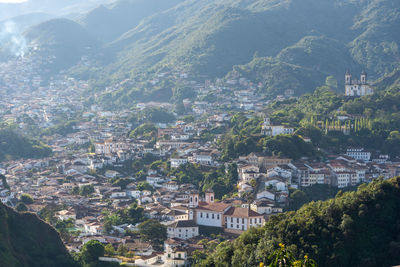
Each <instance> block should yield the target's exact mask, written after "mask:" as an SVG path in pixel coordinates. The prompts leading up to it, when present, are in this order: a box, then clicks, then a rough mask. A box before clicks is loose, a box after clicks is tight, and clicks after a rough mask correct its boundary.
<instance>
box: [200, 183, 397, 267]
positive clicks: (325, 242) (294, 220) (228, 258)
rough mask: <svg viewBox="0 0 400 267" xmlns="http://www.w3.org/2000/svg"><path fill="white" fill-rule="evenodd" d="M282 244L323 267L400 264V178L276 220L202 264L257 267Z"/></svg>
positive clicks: (227, 245)
mask: <svg viewBox="0 0 400 267" xmlns="http://www.w3.org/2000/svg"><path fill="white" fill-rule="evenodd" d="M279 243H283V244H285V245H286V247H287V249H288V250H289V251H292V252H293V254H294V255H295V257H298V258H303V257H304V256H305V255H307V256H309V257H310V258H312V259H315V260H316V261H317V263H318V266H393V265H397V264H399V263H400V177H397V178H393V179H390V180H387V181H382V180H376V181H374V182H372V183H371V184H368V185H361V186H360V187H359V188H358V190H357V192H347V193H341V192H339V193H338V195H337V196H336V197H335V198H334V199H330V200H328V201H324V202H321V201H318V202H312V203H310V204H306V205H304V206H303V207H302V208H301V209H300V210H298V211H296V212H286V213H283V214H280V215H277V216H273V217H271V219H270V220H269V221H268V222H267V223H266V225H265V226H264V227H261V228H252V229H250V230H248V231H247V232H245V233H243V234H242V235H241V236H240V237H239V238H238V239H236V240H235V241H233V242H223V243H221V244H219V245H218V246H217V249H216V251H215V253H213V254H212V255H209V256H208V257H207V259H206V260H204V261H201V260H200V261H199V262H198V263H197V266H258V265H259V263H260V262H264V263H265V264H269V262H270V260H269V259H268V257H269V256H270V255H271V253H272V252H273V251H274V250H275V249H276V248H278V247H279V246H278V244H279Z"/></svg>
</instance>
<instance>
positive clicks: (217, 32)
mask: <svg viewBox="0 0 400 267" xmlns="http://www.w3.org/2000/svg"><path fill="white" fill-rule="evenodd" d="M161 2H162V4H161V3H160V1H157V0H152V1H141V0H119V1H115V2H114V3H113V4H112V5H105V6H101V7H99V8H97V9H94V10H93V11H92V12H89V13H88V14H87V15H86V16H83V17H82V18H79V19H78V20H77V22H78V23H79V24H80V25H79V26H78V25H76V24H72V23H71V22H67V21H60V20H52V21H48V22H45V24H43V25H39V26H37V27H35V28H33V29H32V30H29V31H28V32H27V33H26V36H27V39H28V41H30V42H31V44H35V42H37V47H38V48H39V50H40V51H48V55H50V56H53V55H55V56H56V62H58V63H59V62H64V61H63V60H60V59H65V62H64V64H58V65H57V64H56V65H55V66H57V68H56V69H57V70H59V69H66V68H69V67H71V66H72V65H74V68H73V69H72V70H71V73H72V74H73V75H76V76H77V77H84V78H87V79H90V80H91V83H90V84H91V89H96V90H102V89H104V87H105V86H108V85H111V84H113V83H116V82H120V81H122V80H124V79H126V78H138V77H140V78H141V79H142V78H144V79H150V77H152V75H154V73H159V72H165V71H178V72H179V71H183V72H188V73H190V74H191V76H192V77H194V78H195V79H200V80H202V81H204V78H208V79H214V78H217V77H219V78H221V77H227V78H230V77H237V76H238V75H239V76H240V77H245V78H249V79H251V80H252V81H253V82H257V83H261V86H260V87H259V92H260V93H266V94H267V96H270V97H274V96H276V95H278V94H282V92H283V91H285V90H286V89H293V90H294V92H295V94H296V95H301V94H303V93H305V92H312V91H313V90H314V88H315V87H317V86H320V85H323V84H324V82H325V78H326V77H327V76H333V77H334V78H335V79H336V81H337V82H338V86H337V89H336V90H341V88H342V87H341V86H342V80H343V73H344V72H345V70H346V69H347V68H349V69H351V70H352V71H353V72H354V75H357V76H358V74H359V73H360V72H361V70H362V69H365V70H366V71H367V73H368V74H369V77H370V79H377V78H379V77H381V76H383V75H384V74H388V73H390V72H392V71H393V70H394V69H395V68H397V67H399V60H400V53H399V48H398V46H399V41H400V40H399V38H400V37H399V35H396V34H393V33H395V32H396V29H397V28H399V27H400V16H399V15H398V14H399V9H400V6H399V3H398V2H396V1H391V0H370V1H353V0H336V1H328V0H324V1H320V0H304V1H295V0H289V1H284V0H279V1H278V0H267V1H260V0H250V1H248V0H219V1H210V0H204V1H195V0H175V1H168V3H166V2H165V1H161ZM164 2H165V3H164ZM55 33H57V34H61V36H62V37H63V38H64V39H62V38H58V37H57V34H55ZM46 35H49V36H55V37H57V38H49V39H46V38H45V36H46ZM40 40H64V41H65V42H64V41H63V42H59V41H56V42H55V44H54V45H52V47H51V49H47V50H46V49H44V50H43V48H45V47H48V45H47V44H46V43H45V42H41V41H40ZM71 40H72V41H73V42H71ZM63 43H65V45H62V44H63ZM50 44H52V43H51V42H50ZM58 44H61V45H58ZM72 54H73V55H74V57H70V56H69V55H72ZM75 55H77V56H75ZM81 56H86V59H88V60H89V61H87V60H85V61H80V60H79V59H81ZM78 62H80V63H78ZM88 62H89V63H88ZM200 77H201V78H200ZM173 86H174V84H172V85H168V86H160V88H153V89H149V88H148V86H147V85H146V84H145V83H136V84H134V85H130V86H126V88H124V89H123V90H122V91H121V92H119V94H120V95H121V98H124V97H126V96H132V95H135V96H136V98H139V100H141V99H142V98H144V96H145V95H146V94H138V93H137V92H141V90H142V91H146V90H150V91H151V90H153V91H154V90H159V92H158V93H157V94H154V97H155V98H160V99H161V100H165V98H168V95H170V90H171V88H170V87H173ZM150 95H151V93H150ZM167 100H168V99H167Z"/></svg>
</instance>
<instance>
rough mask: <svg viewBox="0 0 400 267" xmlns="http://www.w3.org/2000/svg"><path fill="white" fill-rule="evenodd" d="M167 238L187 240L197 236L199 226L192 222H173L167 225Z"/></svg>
mask: <svg viewBox="0 0 400 267" xmlns="http://www.w3.org/2000/svg"><path fill="white" fill-rule="evenodd" d="M167 234H168V238H179V239H189V238H192V237H195V236H198V235H199V226H198V225H197V224H196V223H195V222H194V221H192V220H184V221H175V222H173V223H170V224H168V225H167Z"/></svg>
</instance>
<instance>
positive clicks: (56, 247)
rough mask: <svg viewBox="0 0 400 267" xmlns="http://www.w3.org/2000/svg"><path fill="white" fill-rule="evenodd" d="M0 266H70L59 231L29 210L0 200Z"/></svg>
mask: <svg viewBox="0 0 400 267" xmlns="http://www.w3.org/2000/svg"><path fill="white" fill-rule="evenodd" d="M0 266H7V267H39V266H40V267H74V266H76V264H75V262H74V260H73V259H72V257H71V256H70V255H69V253H68V251H67V249H66V248H65V246H64V244H63V242H62V241H61V238H60V236H59V234H58V233H57V232H56V230H54V228H52V227H51V226H50V225H48V224H46V223H45V222H43V221H42V220H40V219H39V218H38V217H37V216H36V215H34V214H32V213H18V212H16V211H14V210H13V209H11V208H9V207H7V206H4V205H3V204H2V203H0Z"/></svg>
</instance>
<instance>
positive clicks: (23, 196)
mask: <svg viewBox="0 0 400 267" xmlns="http://www.w3.org/2000/svg"><path fill="white" fill-rule="evenodd" d="M19 200H20V201H21V202H22V203H24V204H27V205H29V204H32V203H33V198H32V197H31V196H30V195H28V194H21V196H20V197H19Z"/></svg>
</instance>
